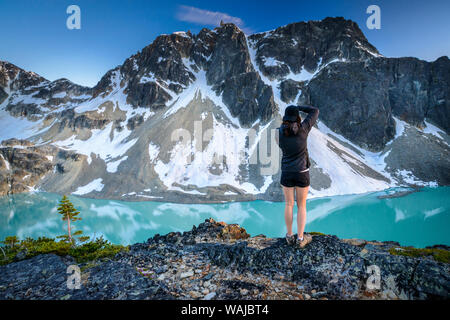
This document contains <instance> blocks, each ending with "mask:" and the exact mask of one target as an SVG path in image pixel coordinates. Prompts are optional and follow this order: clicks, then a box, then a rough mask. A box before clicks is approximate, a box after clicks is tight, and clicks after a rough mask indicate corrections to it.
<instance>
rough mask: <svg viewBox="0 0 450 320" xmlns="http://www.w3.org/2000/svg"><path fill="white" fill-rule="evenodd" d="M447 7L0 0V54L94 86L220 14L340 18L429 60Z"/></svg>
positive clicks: (449, 42) (396, 52)
mask: <svg viewBox="0 0 450 320" xmlns="http://www.w3.org/2000/svg"><path fill="white" fill-rule="evenodd" d="M71 4H76V5H78V6H79V7H80V9H81V29H80V30H69V29H68V28H67V27H66V20H67V18H68V17H69V14H67V13H66V9H67V7H68V6H69V5H71ZM371 4H376V5H378V6H379V7H380V8H381V29H380V30H369V29H368V28H367V27H366V20H367V18H368V17H369V14H367V13H366V9H367V7H368V6H369V5H371ZM449 13H450V1H447V0H440V1H439V0H427V1H421V0H409V1H407V0H386V1H385V0H369V1H367V0H341V1H338V0H333V1H332V0H326V1H309V0H308V1H306V0H277V1H264V0H239V1H237V0H227V1H204V0H198V1H172V0H165V1H151V0H147V1H144V0H122V1H115V0H95V1H94V0H91V1H89V0H84V1H78V0H70V1H66V0H27V1H25V0H0V39H1V40H0V60H6V61H9V62H12V63H14V64H16V65H17V66H19V67H21V68H24V69H25V70H30V71H34V72H36V73H38V74H40V75H42V76H43V77H45V78H47V79H49V80H56V79H58V78H68V79H70V80H72V81H73V82H76V83H79V84H82V85H88V86H93V85H95V84H96V83H97V82H98V80H100V78H101V77H102V75H103V74H105V73H106V72H107V71H108V70H110V69H112V68H114V67H116V66H117V65H119V64H122V63H123V61H124V60H125V59H126V58H128V57H129V56H131V55H132V54H134V53H136V52H137V51H139V50H141V49H142V48H143V47H145V46H147V45H148V44H150V43H151V42H152V41H153V40H154V39H155V38H156V37H157V36H158V35H159V34H162V33H172V32H175V31H187V30H191V31H192V32H193V33H197V32H198V31H199V30H200V29H201V28H203V27H207V28H210V29H212V28H214V27H215V25H214V24H215V23H216V22H217V20H218V19H220V18H224V21H226V22H228V21H232V22H234V23H236V24H238V25H239V26H240V27H241V29H243V30H245V31H246V32H250V33H254V32H262V31H267V30H271V29H274V28H276V27H278V26H282V25H286V24H288V23H292V22H297V21H308V20H320V19H323V18H325V17H327V16H331V17H336V16H343V17H345V18H347V19H351V20H353V21H355V22H357V23H358V24H359V26H360V28H361V30H362V31H363V33H364V34H365V35H366V37H367V39H368V40H369V41H370V42H371V43H372V44H373V45H374V46H375V47H377V48H378V50H379V51H380V52H381V53H382V54H383V55H385V56H387V57H402V56H413V57H418V58H420V59H424V60H428V61H433V60H435V59H436V58H438V57H440V56H443V55H447V56H448V55H449V54H450V22H449V21H450V17H449ZM227 20H228V21H227ZM219 21H220V20H219Z"/></svg>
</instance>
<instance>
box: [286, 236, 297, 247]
mask: <svg viewBox="0 0 450 320" xmlns="http://www.w3.org/2000/svg"><path fill="white" fill-rule="evenodd" d="M295 239H296V236H295V234H293V235H290V236H289V235H288V234H287V233H286V242H287V244H288V245H293V244H295Z"/></svg>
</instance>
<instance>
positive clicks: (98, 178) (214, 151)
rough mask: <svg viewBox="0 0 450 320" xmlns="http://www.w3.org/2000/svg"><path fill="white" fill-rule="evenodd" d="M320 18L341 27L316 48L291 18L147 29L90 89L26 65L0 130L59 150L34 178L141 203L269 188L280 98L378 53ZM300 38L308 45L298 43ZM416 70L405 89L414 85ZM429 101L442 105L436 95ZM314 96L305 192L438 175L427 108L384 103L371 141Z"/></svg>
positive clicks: (240, 196) (376, 59) (352, 189)
mask: <svg viewBox="0 0 450 320" xmlns="http://www.w3.org/2000/svg"><path fill="white" fill-rule="evenodd" d="M332 23H338V25H337V26H336V29H339V28H341V29H342V31H343V33H342V34H344V35H343V36H342V37H341V38H339V37H338V38H337V39H335V38H333V34H332V32H331V31H333V29H332V28H331V29H330V28H328V29H329V30H331V31H330V32H331V33H329V34H328V33H327V34H326V36H324V39H325V40H324V39H322V40H321V41H330V43H328V45H326V46H322V47H324V48H329V49H330V50H329V51H323V52H322V51H320V50H319V49H318V48H315V47H314V46H315V44H314V43H308V42H307V37H306V38H304V37H303V36H302V32H303V31H302V30H304V29H303V28H305V26H306V25H305V24H303V23H300V24H293V25H288V26H285V27H281V28H278V29H276V30H275V31H273V32H267V33H265V34H259V35H251V36H245V35H244V34H243V33H241V31H240V30H239V29H238V28H234V27H233V26H232V25H229V24H225V25H224V26H222V27H220V28H216V29H215V30H214V31H210V30H207V29H204V30H202V31H201V32H200V33H199V34H198V35H192V34H190V33H175V34H173V35H168V36H161V37H158V39H157V40H155V42H154V43H153V44H152V45H150V46H148V47H146V48H144V49H143V50H142V52H139V53H137V54H135V55H133V56H132V57H130V58H129V59H127V60H126V61H125V63H124V64H123V65H122V66H119V67H117V68H115V69H113V70H111V71H109V72H108V73H107V74H106V75H105V76H104V77H103V78H102V80H101V81H100V82H99V84H98V85H97V86H96V87H94V88H82V87H79V86H76V85H74V84H72V83H71V82H70V81H68V80H61V81H55V82H49V81H47V80H45V79H43V80H42V79H40V78H38V77H37V76H35V75H30V76H29V79H31V80H27V81H25V80H23V79H26V78H27V74H26V72H25V71H17V73H15V74H14V75H13V76H11V77H9V76H8V77H7V79H8V81H7V83H6V86H5V87H3V89H2V90H3V91H4V92H5V93H6V98H5V99H4V100H3V101H1V100H0V140H5V139H8V138H12V137H16V138H23V139H28V140H30V141H32V142H33V143H34V145H35V146H36V147H38V148H39V147H45V146H53V147H55V148H58V150H59V152H60V153H62V154H63V155H65V156H64V157H62V158H61V157H59V156H58V154H56V153H55V154H52V155H49V156H48V158H47V159H48V160H49V161H50V162H51V163H52V165H53V170H51V172H50V173H49V174H47V175H46V176H45V178H43V179H42V180H41V181H39V182H38V183H37V185H36V188H35V189H36V190H42V191H50V192H62V191H63V192H67V193H72V194H76V195H80V196H86V197H98V198H111V199H125V200H142V201H146V200H157V201H170V202H224V201H240V200H255V199H264V200H282V197H283V196H282V192H281V187H280V185H279V178H280V170H279V165H280V156H281V155H280V150H279V148H278V146H277V144H276V142H275V136H276V133H277V128H278V127H279V125H280V123H281V117H282V115H283V113H284V110H285V108H286V106H288V105H290V104H313V105H315V104H314V101H312V100H311V99H313V98H311V91H310V90H309V88H310V87H311V85H312V84H314V85H315V86H317V85H319V90H318V91H319V92H320V89H321V87H320V84H321V83H322V82H323V81H324V79H327V78H331V81H332V82H333V81H334V80H335V79H336V77H337V76H338V75H339V72H340V70H346V69H345V68H344V67H347V66H352V67H358V68H359V65H358V63H360V64H361V67H364V66H365V65H366V66H370V67H371V68H377V66H378V63H380V62H383V61H385V60H388V59H387V58H383V57H382V56H381V55H378V53H377V51H376V49H375V48H373V47H372V46H371V45H370V44H368V43H367V41H366V40H365V39H364V38H363V37H364V36H363V35H362V33H360V31H358V30H356V29H355V28H354V26H353V25H352V24H351V23H348V22H346V21H344V22H342V21H340V20H333V19H331V20H326V21H324V22H314V24H315V25H317V27H318V28H320V27H321V26H322V25H326V26H328V27H329V26H330V25H329V24H332ZM341 23H342V24H343V27H342V26H339V24H341ZM287 35H289V36H287ZM327 37H329V38H330V39H328V40H327ZM344 38H345V39H344ZM227 39H237V40H236V41H235V42H234V40H233V41H231V40H227ZM308 47H311V48H314V50H315V51H314V50H308V52H315V53H314V54H310V53H308V54H306V51H305V49H306V48H308ZM316 49H317V50H316ZM223 52H232V53H233V54H230V55H224V54H222V53H223ZM305 54H306V56H305ZM289 56H291V57H306V58H301V59H300V58H299V59H294V60H295V61H294V62H292V61H290V60H289V59H288V57H289ZM230 57H234V58H235V59H237V60H231V58H230ZM407 62H408V61H407ZM408 63H409V62H408ZM445 63H446V62H445V61H444V64H445ZM9 68H10V69H11V67H9ZM17 69H18V68H17ZM370 70H372V69H370ZM376 70H377V69H376ZM1 73H2V71H1V70H0V75H1ZM19 79H22V80H20V81H19ZM33 79H34V80H33ZM350 80H351V79H350ZM350 80H349V81H350ZM382 80H383V83H384V81H385V79H382ZM350 82H351V81H350ZM385 82H386V83H387V82H388V80H386V81H385ZM416 82H417V83H414V82H412V84H413V85H414V86H413V88H418V90H419V89H420V90H422V91H423V90H424V88H426V86H425V85H424V84H423V83H421V82H418V81H416ZM44 89H46V90H48V92H47V91H46V90H44ZM343 89H345V88H343ZM343 92H345V91H344V90H339V92H334V93H333V94H334V95H336V96H339V95H343V96H342V97H341V98H342V99H341V100H342V101H348V103H347V104H348V106H347V105H345V106H342V107H341V108H340V109H342V110H344V109H345V110H344V112H345V111H346V108H348V110H350V111H348V112H352V114H358V110H359V109H358V108H360V105H363V106H362V107H361V108H363V107H364V101H362V102H361V101H356V100H352V99H355V98H354V97H355V96H359V95H358V94H356V95H355V94H352V92H348V93H345V95H344V93H343ZM347 94H348V95H347ZM1 97H2V95H1V91H0V99H1ZM416 100H417V101H421V100H420V99H416ZM416 100H415V101H416ZM422 100H423V99H422ZM355 101H356V102H355ZM380 103H381V104H382V107H383V108H384V109H385V110H386V112H391V110H390V109H389V106H388V105H386V104H383V103H384V102H383V101H381V102H380ZM436 103H437V106H438V107H439V106H444V107H445V105H446V103H447V100H446V99H443V98H442V97H441V96H440V97H439V99H438V100H437V101H436ZM236 106H238V107H236ZM316 106H317V107H319V108H320V109H321V117H320V119H319V121H318V123H317V125H316V126H315V127H314V128H313V129H312V131H311V133H310V137H309V141H308V148H309V154H310V158H311V161H312V167H311V171H310V174H311V187H310V195H311V196H312V197H322V196H332V195H341V194H349V193H365V192H370V191H378V190H382V189H386V188H389V187H395V186H408V185H411V184H420V185H430V186H435V185H445V184H446V183H447V182H448V175H446V174H445V171H448V170H445V168H446V167H447V169H448V167H449V165H448V160H447V159H450V157H448V156H447V155H449V137H448V135H447V134H446V131H445V130H444V127H443V126H442V125H441V124H439V123H436V119H435V118H426V119H425V120H424V124H425V125H424V126H423V127H420V126H419V127H416V126H415V125H411V124H409V123H408V122H406V121H403V120H401V119H406V120H407V121H408V116H406V117H403V116H402V118H401V119H400V117H399V116H397V115H396V114H397V113H395V112H393V114H394V117H393V118H391V119H390V121H391V123H392V124H393V126H394V127H395V128H393V130H394V131H395V134H393V135H392V136H390V137H389V140H388V141H387V142H384V146H383V148H382V149H380V150H379V151H377V152H371V151H368V150H367V149H366V148H365V147H362V146H361V144H359V143H357V142H355V141H351V140H350V139H348V138H346V132H345V131H344V132H342V131H339V130H340V127H339V126H336V125H335V123H333V121H331V122H330V120H329V119H330V118H329V117H327V116H328V114H327V112H329V111H327V110H326V109H325V108H324V107H327V105H323V106H322V105H316ZM418 109H420V108H418ZM322 110H324V112H322ZM429 110H430V114H432V109H429ZM331 111H333V110H331ZM369 111H370V110H369ZM413 111H414V110H413ZM402 112H406V111H404V110H402ZM368 113H370V112H366V111H364V112H361V116H362V117H363V116H364V115H365V114H368ZM404 114H406V115H408V114H407V113H404ZM302 116H303V115H302ZM389 117H392V115H389ZM336 119H338V120H339V118H338V117H336ZM359 120H360V121H359ZM370 120H372V119H369V120H368V121H370ZM339 121H340V120H339ZM358 121H359V122H364V121H366V119H354V122H355V123H358ZM341 127H342V126H341ZM332 128H333V129H332ZM386 131H387V130H386ZM338 132H339V133H338ZM360 134H361V135H364V134H366V132H361V133H360ZM418 145H419V146H422V149H423V150H420V149H417V146H418ZM20 148H21V147H20V146H19V147H18V148H17V149H20ZM3 159H5V160H3ZM0 165H2V166H1V167H0V173H1V170H2V169H3V168H4V170H12V169H13V167H14V164H11V162H10V161H9V160H8V159H6V158H5V157H3V158H0ZM430 167H432V168H434V170H432V171H430V170H427V169H426V168H430ZM24 179H25V178H24Z"/></svg>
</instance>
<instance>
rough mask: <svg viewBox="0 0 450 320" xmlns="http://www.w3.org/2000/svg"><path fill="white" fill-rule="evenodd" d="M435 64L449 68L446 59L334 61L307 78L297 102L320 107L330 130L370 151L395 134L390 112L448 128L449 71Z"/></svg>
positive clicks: (414, 122) (418, 123)
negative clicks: (302, 93)
mask: <svg viewBox="0 0 450 320" xmlns="http://www.w3.org/2000/svg"><path fill="white" fill-rule="evenodd" d="M436 64H437V65H439V66H440V69H439V70H442V69H443V70H448V69H449V68H450V61H449V60H448V59H447V58H442V59H440V60H437V61H436V62H433V63H429V62H426V61H421V60H418V59H415V58H398V59H397V58H389V59H387V58H374V59H370V60H368V61H365V62H336V63H333V64H330V65H329V66H327V67H326V68H325V69H324V70H322V71H321V72H320V73H319V74H318V75H317V76H316V77H315V78H314V79H312V80H311V81H310V82H309V84H308V86H307V88H306V92H305V94H304V95H303V96H302V101H303V102H309V103H311V104H313V105H315V106H317V107H319V108H320V109H321V111H323V112H321V119H323V120H324V121H325V123H326V124H327V125H328V126H329V127H330V128H331V129H332V130H333V131H335V132H338V133H341V134H342V135H344V136H345V137H347V138H348V139H350V140H351V141H354V142H356V143H358V144H359V145H361V146H363V147H365V148H368V149H370V150H374V151H379V150H381V149H382V148H383V147H384V146H385V145H386V143H387V142H389V141H390V140H392V138H394V136H395V124H394V121H393V119H392V116H397V117H398V118H399V119H401V120H403V121H406V122H407V123H409V124H412V125H414V126H417V127H420V128H423V127H425V124H424V121H425V118H430V119H432V120H433V121H435V122H436V123H439V124H440V125H441V127H442V128H443V129H445V130H446V131H447V132H448V130H449V123H448V114H449V111H448V110H449V108H448V107H449V105H448V104H449V99H448V94H449V93H448V91H449V89H448V81H449V79H448V78H449V76H448V74H450V73H448V74H447V77H445V76H444V75H443V74H442V73H441V71H437V68H436V66H435V65H436ZM438 116H440V117H439V118H440V119H439V120H438V119H437V117H438Z"/></svg>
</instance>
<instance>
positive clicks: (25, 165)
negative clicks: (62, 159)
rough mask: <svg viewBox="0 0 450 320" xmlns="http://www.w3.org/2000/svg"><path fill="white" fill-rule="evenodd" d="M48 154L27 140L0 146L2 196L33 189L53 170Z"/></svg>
mask: <svg viewBox="0 0 450 320" xmlns="http://www.w3.org/2000/svg"><path fill="white" fill-rule="evenodd" d="M44 149H45V148H44ZM48 154H49V152H48V150H43V149H39V148H35V147H34V146H33V144H32V143H30V142H29V141H26V140H17V139H10V140H6V141H3V142H2V144H1V146H0V195H2V196H3V195H9V194H13V193H21V192H27V191H29V190H30V189H32V187H33V186H34V185H35V184H36V183H37V182H38V181H39V180H40V179H41V178H42V177H43V176H44V175H45V174H46V173H48V172H49V171H50V170H52V168H53V166H52V164H51V160H49V158H48V157H47V155H48Z"/></svg>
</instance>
